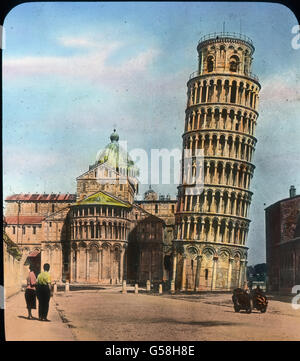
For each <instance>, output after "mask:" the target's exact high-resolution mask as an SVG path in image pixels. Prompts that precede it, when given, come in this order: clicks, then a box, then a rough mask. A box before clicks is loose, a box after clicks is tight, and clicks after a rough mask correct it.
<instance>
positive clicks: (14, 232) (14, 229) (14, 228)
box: [13, 226, 16, 234]
mask: <svg viewBox="0 0 300 361" xmlns="http://www.w3.org/2000/svg"><path fill="white" fill-rule="evenodd" d="M13 234H16V227H15V226H13Z"/></svg>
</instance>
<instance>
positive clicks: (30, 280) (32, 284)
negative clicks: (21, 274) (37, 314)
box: [25, 265, 36, 320]
mask: <svg viewBox="0 0 300 361" xmlns="http://www.w3.org/2000/svg"><path fill="white" fill-rule="evenodd" d="M25 300H26V306H27V310H28V317H27V318H28V320H30V319H32V318H33V316H32V313H31V310H32V309H33V310H35V309H36V277H35V273H34V268H33V266H32V265H30V266H29V274H28V277H27V287H26V290H25Z"/></svg>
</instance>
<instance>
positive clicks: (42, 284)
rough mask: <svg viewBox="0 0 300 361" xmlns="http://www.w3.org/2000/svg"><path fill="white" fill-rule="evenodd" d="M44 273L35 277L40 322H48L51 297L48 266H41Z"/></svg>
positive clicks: (46, 264) (47, 264)
mask: <svg viewBox="0 0 300 361" xmlns="http://www.w3.org/2000/svg"><path fill="white" fill-rule="evenodd" d="M43 269H44V272H41V273H40V274H39V275H38V277H37V287H36V295H37V298H38V300H39V319H40V321H48V322H49V321H50V320H48V319H47V315H48V311H49V301H50V297H51V277H50V273H49V270H50V265H49V263H45V264H44V266H43Z"/></svg>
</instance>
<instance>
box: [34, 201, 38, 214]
mask: <svg viewBox="0 0 300 361" xmlns="http://www.w3.org/2000/svg"><path fill="white" fill-rule="evenodd" d="M37 212H38V204H37V203H36V204H35V213H37Z"/></svg>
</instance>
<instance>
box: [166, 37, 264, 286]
mask: <svg viewBox="0 0 300 361" xmlns="http://www.w3.org/2000/svg"><path fill="white" fill-rule="evenodd" d="M197 51H198V55H199V64H198V70H197V71H196V72H194V73H192V74H191V76H190V78H189V80H188V82H187V89H188V90H187V95H188V96H187V107H186V112H185V126H184V133H183V136H182V137H183V150H184V149H187V150H189V151H190V158H191V159H190V161H191V162H190V164H191V167H190V169H189V168H188V169H189V170H188V172H190V173H191V175H192V177H194V178H193V179H195V174H196V167H197V164H198V163H197V155H198V154H201V152H202V153H203V154H204V157H203V159H202V163H201V164H202V174H203V187H202V190H201V192H198V193H193V192H191V191H190V190H191V187H192V185H191V182H188V181H186V179H187V178H186V177H185V175H184V174H183V173H184V167H183V168H182V177H181V184H180V185H179V187H178V205H177V213H176V227H177V229H176V238H175V240H174V247H173V277H172V282H171V288H172V289H173V290H174V289H175V288H176V289H179V290H196V291H197V290H230V289H233V288H235V287H238V286H242V285H243V282H244V281H245V277H246V265H247V249H248V248H247V247H246V239H247V233H248V229H249V224H250V219H249V207H250V203H251V196H252V192H251V191H250V190H249V187H250V181H251V178H252V176H253V172H254V168H255V166H254V165H253V164H252V159H253V153H254V149H255V145H256V138H255V137H254V133H255V127H256V123H257V117H258V112H257V107H258V93H259V91H260V84H259V82H258V78H257V77H256V76H255V75H254V74H252V73H251V64H252V60H253V53H254V46H253V43H252V40H251V39H249V38H248V37H246V36H244V35H241V34H235V33H219V34H216V33H215V34H210V35H207V36H204V37H203V38H201V39H200V41H199V43H198V46H197Z"/></svg>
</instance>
